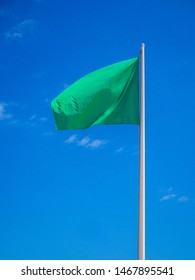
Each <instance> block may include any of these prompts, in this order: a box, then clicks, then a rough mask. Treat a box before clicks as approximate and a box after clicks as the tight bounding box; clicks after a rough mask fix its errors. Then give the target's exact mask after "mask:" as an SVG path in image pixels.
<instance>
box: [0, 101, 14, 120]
mask: <svg viewBox="0 0 195 280" xmlns="http://www.w3.org/2000/svg"><path fill="white" fill-rule="evenodd" d="M6 107H7V104H5V103H0V120H5V119H10V118H12V115H11V114H8V113H7V112H6Z"/></svg>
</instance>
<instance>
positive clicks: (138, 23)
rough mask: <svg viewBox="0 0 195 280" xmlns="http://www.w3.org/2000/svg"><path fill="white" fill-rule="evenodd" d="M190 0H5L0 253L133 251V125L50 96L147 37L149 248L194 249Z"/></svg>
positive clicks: (131, 53)
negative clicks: (105, 120)
mask: <svg viewBox="0 0 195 280" xmlns="http://www.w3.org/2000/svg"><path fill="white" fill-rule="evenodd" d="M194 11H195V4H194V2H193V1H190V0H188V1H186V0H185V1H181V0H179V1H176V0H174V1H173V0H169V1H168V0H165V1H151V0H149V1H144V0H140V1H129V0H120V1H114V0H112V1H111V0H105V1H102V0H98V1H89V0H85V1H75V0H71V1H68V0H67V1H54V0H34V1H33V0H29V1H24V0H21V1H14V0H12V1H11V0H9V1H8V0H6V1H1V4H0V42H1V48H0V131H1V137H0V143H1V144H0V154H1V161H0V162H1V163H0V164H1V166H0V259H136V258H137V231H138V228H137V227H138V225H137V217H138V175H139V174H138V166H139V149H138V143H139V128H138V126H135V125H117V126H114V125H111V126H96V127H92V128H90V129H87V130H81V131H56V130H55V124H54V119H53V115H52V111H51V109H50V102H51V100H52V99H53V98H54V97H56V95H58V94H59V93H60V92H61V91H62V90H64V89H65V88H66V87H68V86H69V85H70V84H71V83H73V82H74V81H75V80H77V79H78V78H80V77H82V76H83V75H85V74H87V73H89V72H91V71H93V70H96V69H98V68H101V67H103V66H106V65H109V64H112V63H115V62H118V61H121V60H124V59H128V58H133V57H136V56H138V54H139V50H140V46H141V43H142V42H144V43H145V45H146V258H147V259H195V251H194V250H193V248H195V241H194V236H195V220H194V218H193V217H194V214H195V177H194V170H195V162H194V151H195V149H194V143H195V132H194V108H195V104H194V103H195V97H194V94H195V92H194V88H195V82H194V66H193V65H194V63H195V57H194V44H195V36H194V25H195V20H194V18H195V17H194Z"/></svg>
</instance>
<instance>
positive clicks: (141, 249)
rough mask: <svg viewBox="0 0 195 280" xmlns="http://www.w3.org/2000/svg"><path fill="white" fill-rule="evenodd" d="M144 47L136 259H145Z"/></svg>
mask: <svg viewBox="0 0 195 280" xmlns="http://www.w3.org/2000/svg"><path fill="white" fill-rule="evenodd" d="M144 48H145V45H144V44H143V43H142V46H141V51H140V58H141V62H140V70H141V71H140V181H139V182H140V186H139V248H138V251H139V252H138V259H139V260H144V259H145V52H144Z"/></svg>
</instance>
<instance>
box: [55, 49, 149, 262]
mask: <svg viewBox="0 0 195 280" xmlns="http://www.w3.org/2000/svg"><path fill="white" fill-rule="evenodd" d="M139 66H140V67H139ZM139 68H140V69H139ZM51 106H52V110H53V113H54V119H55V124H56V128H57V129H59V130H64V129H65V130H67V129H86V128H89V127H91V126H93V125H97V124H136V125H140V191H139V250H138V251H139V253H138V255H139V259H141V260H142V259H144V258H145V109H144V107H145V75H144V44H142V47H141V52H140V57H136V58H133V59H129V60H125V61H121V62H118V63H115V64H112V65H109V66H107V67H104V68H102V69H99V70H97V71H95V72H92V73H90V74H88V75H86V76H84V77H83V78H81V79H80V80H78V81H76V82H75V83H74V84H72V85H71V86H70V87H68V88H67V89H66V90H64V91H63V92H62V93H61V94H59V95H58V96H57V97H56V98H55V99H54V100H53V101H52V103H51Z"/></svg>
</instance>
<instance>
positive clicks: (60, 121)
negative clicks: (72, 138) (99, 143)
mask: <svg viewBox="0 0 195 280" xmlns="http://www.w3.org/2000/svg"><path fill="white" fill-rule="evenodd" d="M138 60H139V59H138V57H136V58H133V59H130V60H125V61H122V62H119V63H115V64H112V65H110V66H107V67H105V68H102V69H99V70H97V71H95V72H92V73H90V74H88V75H86V76H84V77H83V78H81V79H80V80H78V81H77V82H75V83H74V84H73V85H71V86H70V87H68V88H67V89H66V90H64V91H63V92H62V93H61V94H60V95H58V96H57V97H56V98H55V99H54V100H53V101H52V104H51V106H52V110H53V112H54V118H55V123H56V128H57V129H85V128H88V127H90V126H92V125H96V124H139V81H138V80H139V78H138V76H139V73H138V72H139V70H138V68H139V67H138V64H139V61H138Z"/></svg>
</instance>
